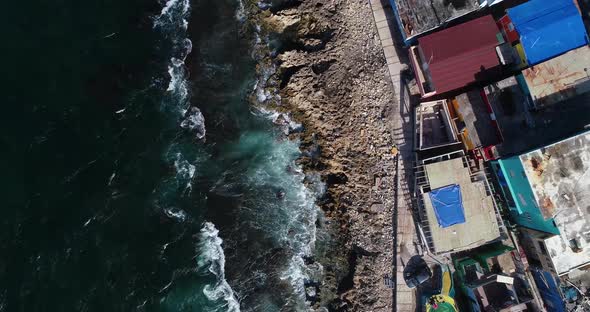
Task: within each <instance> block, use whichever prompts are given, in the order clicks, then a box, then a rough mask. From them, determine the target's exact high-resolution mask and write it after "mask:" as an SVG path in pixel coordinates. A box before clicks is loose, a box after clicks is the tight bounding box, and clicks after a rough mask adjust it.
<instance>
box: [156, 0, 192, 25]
mask: <svg viewBox="0 0 590 312" xmlns="http://www.w3.org/2000/svg"><path fill="white" fill-rule="evenodd" d="M189 10H190V1H189V0H168V1H166V4H165V5H164V7H163V8H162V11H161V12H160V15H158V16H157V17H156V19H155V21H154V27H162V26H165V25H167V24H170V23H175V22H176V21H179V22H181V23H184V22H186V19H187V18H188V14H189ZM179 17H180V18H179Z"/></svg>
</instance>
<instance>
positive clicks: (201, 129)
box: [180, 106, 206, 140]
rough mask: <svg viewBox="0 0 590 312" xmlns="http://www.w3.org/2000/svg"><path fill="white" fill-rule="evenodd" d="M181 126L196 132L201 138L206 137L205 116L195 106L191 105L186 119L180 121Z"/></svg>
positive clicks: (198, 137)
mask: <svg viewBox="0 0 590 312" xmlns="http://www.w3.org/2000/svg"><path fill="white" fill-rule="evenodd" d="M180 127H182V128H184V129H188V130H191V131H192V132H194V133H195V136H196V137H197V139H199V140H200V139H202V138H204V137H205V133H206V129H205V117H203V113H201V110H200V109H199V108H197V107H194V106H193V107H191V108H190V110H189V111H188V112H187V113H186V115H185V117H184V120H183V121H182V122H181V123H180Z"/></svg>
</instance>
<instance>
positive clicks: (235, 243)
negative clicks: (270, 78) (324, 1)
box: [0, 0, 324, 311]
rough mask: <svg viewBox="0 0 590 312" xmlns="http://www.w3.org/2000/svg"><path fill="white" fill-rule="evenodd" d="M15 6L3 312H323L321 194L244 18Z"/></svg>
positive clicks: (143, 9) (195, 0) (210, 0)
mask: <svg viewBox="0 0 590 312" xmlns="http://www.w3.org/2000/svg"><path fill="white" fill-rule="evenodd" d="M7 6H10V7H7V8H6V11H7V12H13V13H14V14H10V15H11V16H9V17H8V18H7V19H8V23H7V24H8V25H9V26H7V27H8V30H9V32H10V36H9V37H8V38H5V40H6V41H7V42H10V43H11V44H10V45H11V49H9V50H8V51H7V52H8V53H9V54H10V55H9V58H8V59H9V60H12V61H10V62H9V64H7V67H6V68H7V69H8V71H7V72H9V73H12V75H11V76H10V78H11V79H10V82H9V83H7V84H6V86H7V90H8V93H7V94H8V95H9V96H8V101H7V105H6V107H7V112H6V113H5V114H4V116H3V117H2V121H3V123H2V127H3V131H2V137H1V138H2V143H4V144H3V145H4V146H5V148H6V150H7V151H8V153H6V155H5V161H4V162H3V163H4V164H5V165H3V169H4V172H5V175H4V176H5V179H3V182H2V192H3V195H4V196H3V197H4V198H6V203H7V204H6V205H3V208H2V210H1V213H2V218H1V221H0V222H1V223H0V225H1V226H0V253H1V254H2V257H1V258H0V311H132V310H137V311H279V310H283V311H294V310H305V309H307V305H306V303H305V293H304V285H305V283H307V282H308V281H309V280H310V279H318V278H320V277H319V276H320V275H321V272H320V271H321V266H319V265H318V264H316V265H315V267H310V266H309V265H307V264H306V263H305V262H306V260H305V259H306V258H307V257H309V256H311V255H312V254H313V253H314V250H315V245H314V244H315V242H316V240H317V238H316V236H317V235H324V234H318V233H316V226H315V222H316V221H317V218H318V215H319V210H318V208H317V206H316V205H315V204H314V202H315V200H316V197H317V196H318V194H320V193H321V192H322V184H321V182H319V179H318V178H317V177H314V176H308V177H306V176H305V175H304V174H303V173H302V172H301V169H300V168H299V166H298V165H297V164H296V159H297V157H298V156H299V154H300V151H299V146H298V143H297V142H293V141H290V140H288V139H287V138H286V137H285V132H288V128H289V127H288V126H283V127H279V126H277V125H275V123H273V122H272V121H273V120H276V119H277V117H278V115H277V113H273V112H270V111H266V110H264V109H262V108H260V107H259V108H257V107H258V105H259V104H262V103H253V104H254V105H251V104H252V103H251V102H250V98H251V97H250V96H251V95H252V94H255V95H257V96H255V97H254V98H258V100H259V101H260V102H264V101H265V99H267V98H268V97H273V96H276V95H272V94H264V92H262V91H261V90H262V89H261V87H262V86H261V84H262V83H263V82H264V79H260V77H258V76H257V75H258V74H256V71H255V65H256V60H255V57H254V56H253V55H255V54H256V53H254V52H255V48H254V44H255V43H256V42H257V39H256V38H257V37H256V34H255V27H252V25H250V24H248V23H247V21H246V20H245V19H244V16H245V15H244V12H243V11H241V10H240V8H241V4H240V3H239V2H238V1H237V0H191V1H189V0H169V1H162V2H157V1H134V0H131V1H112V0H106V1H100V2H99V1H94V2H93V1H82V2H80V1H59V2H54V3H51V4H45V5H43V4H36V5H32V4H24V3H10V4H7ZM258 40H259V41H260V40H261V39H258ZM262 41H263V40H262ZM12 48H14V50H13V49H12ZM255 88H257V90H258V91H256V90H255ZM261 107H262V106H261ZM23 112H24V114H22V113H23ZM21 115H24V120H21V119H20V118H18V117H16V116H21ZM293 127H297V125H296V124H294V123H291V128H293ZM304 183H305V184H307V185H308V186H309V187H306V186H305V185H304ZM308 262H309V261H308Z"/></svg>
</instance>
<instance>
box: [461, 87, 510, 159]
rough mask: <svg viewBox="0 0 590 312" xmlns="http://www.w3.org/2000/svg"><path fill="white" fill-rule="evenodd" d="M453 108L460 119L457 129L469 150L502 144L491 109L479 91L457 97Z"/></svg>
mask: <svg viewBox="0 0 590 312" xmlns="http://www.w3.org/2000/svg"><path fill="white" fill-rule="evenodd" d="M453 107H454V108H455V111H456V112H457V114H458V116H459V119H460V122H458V123H457V129H458V131H459V133H460V135H461V139H462V141H463V143H464V144H465V148H467V150H473V149H475V148H480V147H488V146H491V145H496V144H498V143H500V134H499V130H498V128H497V126H496V123H495V120H494V117H493V115H492V112H491V107H489V105H488V103H487V102H486V101H484V98H483V97H482V93H481V91H480V90H479V89H475V90H471V91H469V92H466V93H462V94H460V95H458V96H456V97H455V99H454V100H453Z"/></svg>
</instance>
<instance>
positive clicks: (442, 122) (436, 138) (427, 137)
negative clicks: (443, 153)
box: [414, 100, 460, 151]
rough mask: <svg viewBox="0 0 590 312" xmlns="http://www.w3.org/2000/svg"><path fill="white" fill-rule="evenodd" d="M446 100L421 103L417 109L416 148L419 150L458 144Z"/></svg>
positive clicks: (415, 122)
mask: <svg viewBox="0 0 590 312" xmlns="http://www.w3.org/2000/svg"><path fill="white" fill-rule="evenodd" d="M451 123H452V120H451V116H450V113H449V108H448V106H447V102H446V100H439V101H432V102H424V103H420V105H418V106H416V110H415V121H414V124H415V127H416V132H415V139H414V144H415V148H416V150H418V151H425V150H429V149H435V148H438V147H443V146H449V145H453V144H458V143H460V142H459V138H458V137H457V134H456V133H455V131H454V128H453V126H452V124H451Z"/></svg>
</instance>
